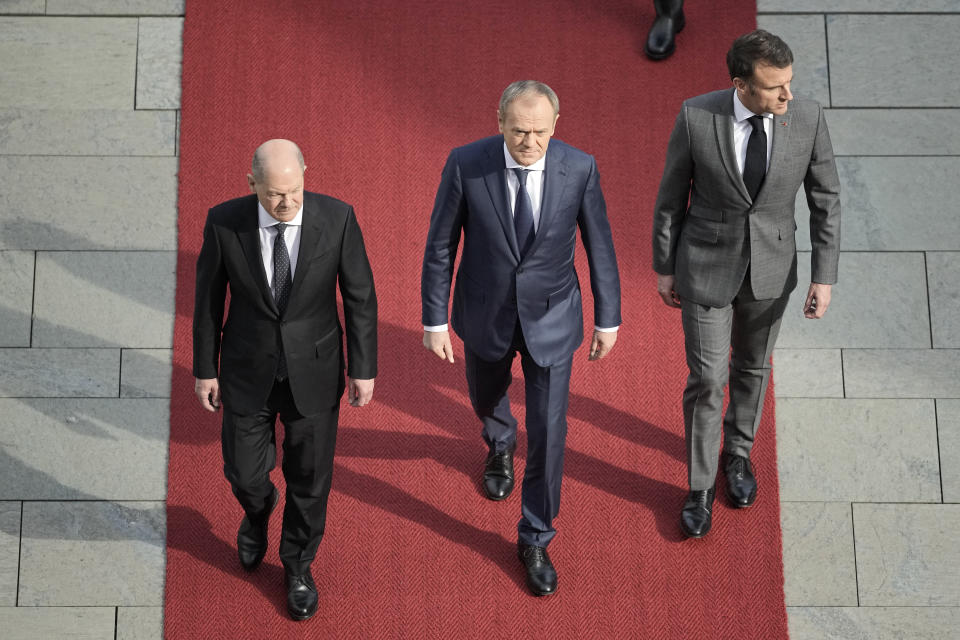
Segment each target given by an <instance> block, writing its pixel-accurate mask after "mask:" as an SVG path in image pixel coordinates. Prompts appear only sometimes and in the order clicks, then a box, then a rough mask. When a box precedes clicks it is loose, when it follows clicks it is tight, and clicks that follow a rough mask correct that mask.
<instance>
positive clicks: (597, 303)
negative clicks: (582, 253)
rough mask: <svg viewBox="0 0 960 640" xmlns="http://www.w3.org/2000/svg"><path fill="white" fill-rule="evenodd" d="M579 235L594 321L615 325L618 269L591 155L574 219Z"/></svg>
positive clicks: (606, 325)
mask: <svg viewBox="0 0 960 640" xmlns="http://www.w3.org/2000/svg"><path fill="white" fill-rule="evenodd" d="M577 225H578V226H579V227H580V237H581V239H582V240H583V246H584V248H585V249H586V250H587V262H588V264H589V266H590V289H591V290H592V291H593V322H594V325H595V326H598V327H617V326H619V325H620V323H621V317H620V272H619V269H618V268H617V255H616V252H615V251H614V248H613V234H612V233H611V231H610V221H609V220H608V219H607V205H606V202H605V201H604V199H603V191H602V190H601V189H600V176H599V174H598V172H597V163H596V161H595V160H594V159H593V158H592V157H591V158H590V173H589V175H588V176H587V185H586V188H585V189H584V192H583V200H582V201H581V203H580V214H579V216H578V218H577Z"/></svg>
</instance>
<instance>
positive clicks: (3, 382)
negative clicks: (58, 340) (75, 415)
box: [0, 349, 120, 398]
mask: <svg viewBox="0 0 960 640" xmlns="http://www.w3.org/2000/svg"><path fill="white" fill-rule="evenodd" d="M119 387H120V350H119V349H0V398H110V397H113V398H115V397H117V391H118V389H119Z"/></svg>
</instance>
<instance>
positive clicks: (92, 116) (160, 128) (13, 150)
mask: <svg viewBox="0 0 960 640" xmlns="http://www.w3.org/2000/svg"><path fill="white" fill-rule="evenodd" d="M176 119H177V118H176V112H175V111H132V110H129V111H124V110H120V109H0V151H2V152H3V154H4V155H34V156H47V155H51V156H172V155H174V154H175V153H176V149H175V137H176ZM65 132H69V135H64V134H65Z"/></svg>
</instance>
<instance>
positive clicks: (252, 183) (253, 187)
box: [247, 173, 257, 193]
mask: <svg viewBox="0 0 960 640" xmlns="http://www.w3.org/2000/svg"><path fill="white" fill-rule="evenodd" d="M247 185H249V187H250V193H256V192H257V181H256V180H254V179H253V174H252V173H248V174H247Z"/></svg>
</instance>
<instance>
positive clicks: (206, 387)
mask: <svg viewBox="0 0 960 640" xmlns="http://www.w3.org/2000/svg"><path fill="white" fill-rule="evenodd" d="M193 392H194V393H196V394H197V400H199V401H200V406H202V407H203V408H204V409H206V410H207V411H211V412H216V411H217V410H218V409H220V381H219V380H217V379H216V378H197V381H196V383H195V384H194V386H193Z"/></svg>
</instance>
